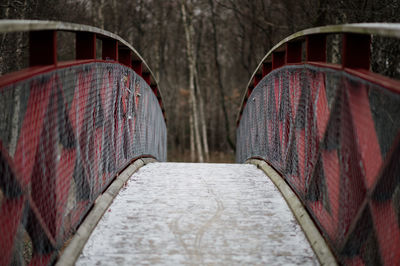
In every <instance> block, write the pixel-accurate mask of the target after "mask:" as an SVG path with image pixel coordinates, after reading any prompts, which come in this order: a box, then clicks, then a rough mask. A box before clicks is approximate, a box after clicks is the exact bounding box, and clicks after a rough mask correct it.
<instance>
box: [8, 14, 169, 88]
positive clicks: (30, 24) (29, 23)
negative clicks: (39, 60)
mask: <svg viewBox="0 0 400 266" xmlns="http://www.w3.org/2000/svg"><path fill="white" fill-rule="evenodd" d="M43 30H56V31H69V32H88V33H95V34H96V37H97V38H99V39H114V40H117V41H118V42H119V43H120V44H121V45H123V46H125V47H126V48H128V49H129V50H131V51H132V52H133V55H132V56H133V58H134V59H135V60H139V61H141V62H142V64H143V68H144V70H145V72H147V73H150V76H151V78H152V80H153V81H154V83H155V84H158V81H157V79H156V77H155V75H154V73H153V72H152V71H151V69H150V67H149V66H148V65H147V63H146V61H145V60H144V59H143V58H142V56H141V55H140V54H139V53H138V51H136V49H135V48H133V46H132V45H130V44H129V43H128V42H127V41H125V40H124V39H122V38H121V37H120V36H118V35H116V34H114V33H112V32H109V31H106V30H103V29H100V28H96V27H93V26H88V25H82V24H76V23H68V22H61V21H48V20H19V19H4V20H0V33H12V32H29V31H43ZM160 93H161V92H160Z"/></svg>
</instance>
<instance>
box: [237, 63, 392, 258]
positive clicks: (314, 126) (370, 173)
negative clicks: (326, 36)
mask: <svg viewBox="0 0 400 266" xmlns="http://www.w3.org/2000/svg"><path fill="white" fill-rule="evenodd" d="M399 129H400V94H399V93H395V92H393V91H389V90H388V89H385V88H383V87H382V86H379V85H376V84H373V83H371V82H368V81H365V80H362V79H360V78H358V77H355V76H352V75H349V74H346V73H345V72H343V71H339V70H333V69H327V68H317V67H313V66H309V65H302V66H286V67H283V68H280V69H277V70H274V71H273V72H271V73H270V74H269V75H267V76H266V77H264V78H263V79H262V81H261V82H260V83H259V84H258V85H257V87H256V88H255V89H254V90H253V92H252V94H251V95H250V97H249V98H248V100H247V104H246V106H245V108H244V111H243V114H242V118H241V121H240V124H239V126H238V129H237V158H236V159H237V162H240V163H242V162H244V161H246V160H247V159H249V158H262V159H264V160H265V161H267V162H268V163H269V164H270V165H271V166H273V167H274V168H275V169H276V170H277V171H279V172H280V173H281V174H282V176H283V177H284V179H285V180H286V182H287V183H289V185H290V186H291V187H292V188H293V190H294V191H295V192H296V193H297V195H298V196H299V198H300V199H301V200H302V202H303V204H304V205H305V206H306V208H307V210H308V211H309V212H310V214H311V215H312V217H313V218H314V220H315V222H316V224H317V225H318V226H319V228H320V230H321V231H322V233H323V235H324V236H325V238H326V239H327V241H328V243H329V245H330V246H331V248H332V249H333V251H334V253H335V254H336V256H337V258H338V261H339V262H340V263H343V264H346V265H353V264H354V265H364V264H366V265H400V130H399Z"/></svg>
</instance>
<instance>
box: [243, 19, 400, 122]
mask: <svg viewBox="0 0 400 266" xmlns="http://www.w3.org/2000/svg"><path fill="white" fill-rule="evenodd" d="M338 33H343V34H344V33H352V34H364V35H377V36H380V37H392V38H399V39H400V23H354V24H342V25H329V26H322V27H315V28H310V29H305V30H301V31H298V32H296V33H294V34H292V35H290V36H288V37H286V38H285V39H283V40H281V41H280V42H279V43H278V44H276V45H275V46H274V47H273V48H272V49H270V50H269V51H268V52H267V54H266V55H265V56H264V57H263V58H262V59H261V61H260V63H259V64H258V66H257V68H256V69H255V71H254V72H253V74H252V75H251V77H250V79H249V81H248V83H247V86H246V90H245V92H244V93H243V97H242V101H241V106H240V109H239V113H238V116H237V120H236V121H237V123H239V121H240V113H241V112H242V111H243V108H244V104H245V100H246V94H247V91H248V89H249V87H250V86H251V83H252V82H253V81H254V78H255V76H256V75H257V73H259V72H260V71H261V70H262V66H263V63H264V62H267V61H268V59H269V58H270V57H271V56H272V54H273V52H275V51H277V50H279V49H280V48H282V47H283V45H285V44H287V43H289V42H292V41H297V40H303V39H305V38H306V37H307V36H310V35H316V34H338Z"/></svg>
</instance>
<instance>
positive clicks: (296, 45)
mask: <svg viewBox="0 0 400 266" xmlns="http://www.w3.org/2000/svg"><path fill="white" fill-rule="evenodd" d="M302 47H303V43H302V42H301V41H296V42H288V43H287V44H286V62H285V63H286V64H292V63H300V62H301V56H302V54H301V53H302Z"/></svg>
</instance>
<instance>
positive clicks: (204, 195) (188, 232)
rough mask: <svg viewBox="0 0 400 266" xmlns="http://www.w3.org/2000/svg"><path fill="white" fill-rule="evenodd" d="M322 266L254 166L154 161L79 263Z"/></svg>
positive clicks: (105, 219) (128, 190)
mask: <svg viewBox="0 0 400 266" xmlns="http://www.w3.org/2000/svg"><path fill="white" fill-rule="evenodd" d="M114 264H120V265H121V264H122V265H124V264H126V265H131V264H170V265H176V264H196V265H197V264H217V265H220V264H226V265H232V264H252V265H254V264H263V265H290V264H292V265H293V264H298V265H317V264H318V260H317V258H316V256H315V255H314V252H313V251H312V249H311V247H310V245H309V243H308V241H307V240H306V238H305V236H304V234H303V232H302V230H301V228H300V226H299V225H298V224H297V222H296V220H295V218H294V217H293V215H292V213H291V211H290V210H289V208H288V206H287V205H286V202H285V200H284V199H283V198H282V197H281V195H280V193H279V191H278V190H277V189H276V188H275V186H274V185H273V184H272V182H271V181H270V180H269V178H267V177H266V176H265V174H264V173H263V172H262V171H261V170H259V169H257V168H256V167H255V166H254V165H239V164H238V165H235V164H183V163H181V164H179V163H153V164H149V165H147V166H145V167H143V168H141V169H140V170H139V171H138V172H136V173H135V174H134V175H133V176H132V177H131V179H130V180H129V182H128V184H127V186H126V187H125V188H124V189H123V190H122V191H121V192H120V194H119V195H118V196H117V197H116V199H115V200H114V202H113V204H112V205H111V207H110V209H109V210H108V211H107V212H106V213H105V215H104V216H103V218H102V220H101V221H100V222H99V224H98V226H97V227H96V229H95V230H94V232H93V234H92V235H91V237H90V239H89V240H88V242H87V244H86V246H85V248H84V250H83V253H82V254H81V256H80V258H79V260H78V261H77V265H114Z"/></svg>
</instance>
